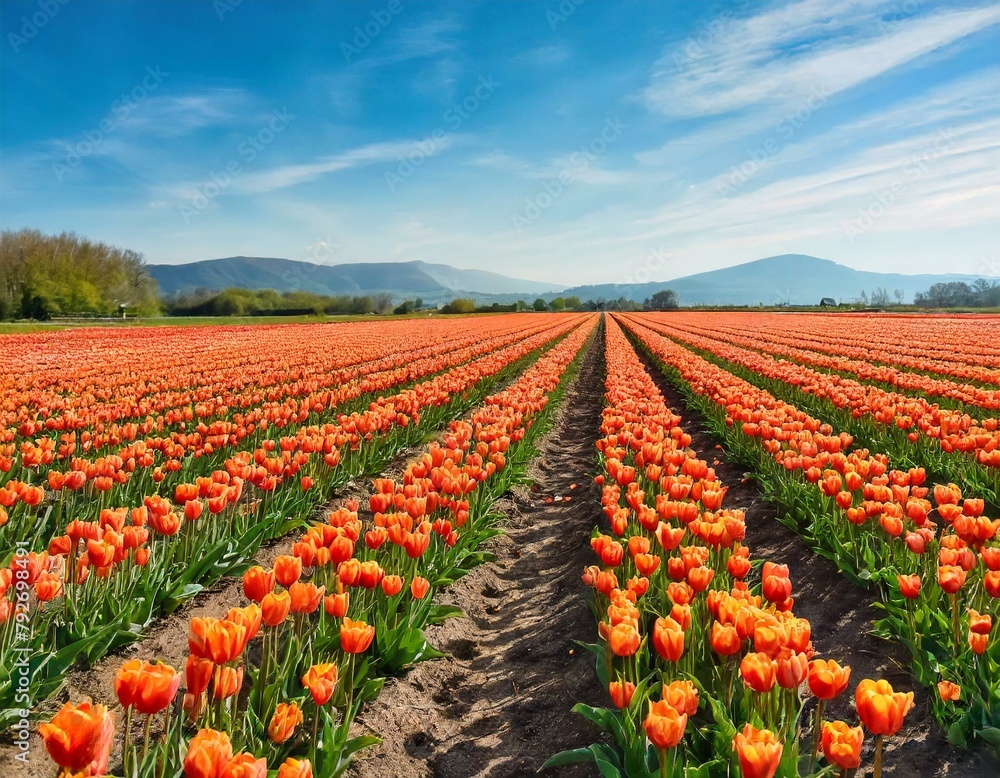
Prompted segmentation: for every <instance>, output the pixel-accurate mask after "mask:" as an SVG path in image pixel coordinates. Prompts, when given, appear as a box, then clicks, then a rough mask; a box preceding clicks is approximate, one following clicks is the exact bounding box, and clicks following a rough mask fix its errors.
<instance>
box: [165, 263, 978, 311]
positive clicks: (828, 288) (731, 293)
mask: <svg viewBox="0 0 1000 778" xmlns="http://www.w3.org/2000/svg"><path fill="white" fill-rule="evenodd" d="M149 271H150V273H151V274H152V276H153V278H155V279H156V280H157V282H158V283H159V286H160V293H161V294H163V295H170V294H175V293H181V294H185V293H189V292H192V291H194V290H195V289H197V288H199V287H203V288H207V289H213V290H216V291H217V290H220V289H226V288H228V287H242V288H244V289H274V290H276V291H279V292H284V291H293V290H305V291H310V292H316V293H318V294H328V295H337V294H349V295H364V294H372V293H375V292H390V293H391V294H392V295H393V297H394V298H395V299H396V300H404V299H412V298H414V297H422V298H423V299H424V301H425V302H426V303H427V304H438V303H441V302H447V301H449V300H452V299H454V298H455V297H473V298H475V299H476V300H477V301H478V302H479V303H481V304H490V303H494V302H501V303H512V302H515V301H516V300H518V299H522V300H527V301H528V302H531V300H532V298H535V297H542V298H544V299H546V300H552V299H553V298H555V297H559V296H562V297H568V296H570V295H575V296H577V297H579V298H580V299H581V300H599V299H601V298H603V299H605V300H614V299H617V298H619V297H623V296H624V297H626V298H628V299H632V300H639V301H642V300H645V299H646V298H647V297H650V296H652V294H653V293H654V292H658V291H660V290H661V289H673V290H674V291H675V292H677V296H678V298H679V299H680V302H681V305H756V304H757V303H763V304H764V305H777V304H780V303H787V304H790V305H816V304H818V303H819V301H820V299H821V298H823V297H832V298H833V299H834V300H836V301H837V302H842V301H843V302H851V301H854V300H856V299H857V298H858V297H859V296H860V295H861V292H862V290H864V291H865V292H867V293H868V294H869V295H871V293H872V290H874V289H877V288H878V287H882V288H884V289H885V290H886V291H887V292H888V293H889V296H890V299H892V300H895V296H894V292H895V290H897V289H902V290H903V295H904V300H905V301H906V302H911V301H912V300H913V295H914V294H916V293H917V292H922V291H926V290H927V289H928V288H930V286H931V284H934V283H938V282H941V281H965V282H967V283H971V282H972V281H974V280H975V279H976V276H968V275H955V274H949V275H902V274H900V273H872V272H868V271H864V270H855V269H854V268H850V267H846V266H845V265H838V264H837V263H836V262H833V261H831V260H829V259H819V258H817V257H810V256H807V255H805V254H783V255H781V256H777V257H766V258H765V259H758V260H756V261H754V262H747V263H745V264H742V265H736V266H734V267H726V268H722V269H720V270H709V271H707V272H704V273H696V274H694V275H690V276H684V277H682V278H675V279H674V280H673V281H656V282H652V283H648V284H634V285H631V286H629V285H625V284H598V285H594V286H576V287H572V288H569V289H562V288H559V287H553V285H552V284H546V283H540V282H538V281H526V280H524V279H521V278H511V277H509V276H505V275H501V274H499V273H491V272H489V271H486V270H461V269H459V268H455V267H452V266H451V265H439V264H431V263H428V262H419V261H417V262H358V263H353V264H345V265H317V264H313V263H311V262H296V261H294V260H291V259H277V258H272V257H228V258H226V259H208V260H204V261H202V262H191V263H190V264H187V265H150V266H149Z"/></svg>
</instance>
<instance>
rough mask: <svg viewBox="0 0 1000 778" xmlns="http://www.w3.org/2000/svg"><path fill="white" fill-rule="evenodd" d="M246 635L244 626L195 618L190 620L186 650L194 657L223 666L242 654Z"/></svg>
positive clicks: (199, 617)
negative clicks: (189, 650)
mask: <svg viewBox="0 0 1000 778" xmlns="http://www.w3.org/2000/svg"><path fill="white" fill-rule="evenodd" d="M248 635H249V633H248V631H247V628H246V625H244V624H236V623H235V622H232V621H229V620H228V619H213V618H203V617H201V616H195V617H194V618H193V619H191V631H190V634H189V636H188V648H190V649H191V653H192V654H194V655H195V656H199V657H203V658H205V659H211V660H212V661H213V662H215V664H217V665H224V664H226V663H227V662H232V661H233V660H234V659H236V658H237V657H238V656H240V654H242V653H243V649H244V648H246V644H247V640H248V639H249V637H248Z"/></svg>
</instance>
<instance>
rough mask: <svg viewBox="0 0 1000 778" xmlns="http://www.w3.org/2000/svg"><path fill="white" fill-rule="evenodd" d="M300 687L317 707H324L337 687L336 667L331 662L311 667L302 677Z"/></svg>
mask: <svg viewBox="0 0 1000 778" xmlns="http://www.w3.org/2000/svg"><path fill="white" fill-rule="evenodd" d="M302 685H303V686H304V687H305V688H307V689H308V690H309V693H310V694H311V695H312V698H313V701H314V702H315V703H316V704H317V705H320V706H322V705H326V704H327V703H328V702H329V701H330V698H331V697H332V696H333V691H334V689H335V688H336V687H337V666H336V665H335V664H333V663H332V662H325V663H323V664H318V665H313V666H312V667H310V668H309V669H308V670H307V671H306V674H305V675H303V676H302Z"/></svg>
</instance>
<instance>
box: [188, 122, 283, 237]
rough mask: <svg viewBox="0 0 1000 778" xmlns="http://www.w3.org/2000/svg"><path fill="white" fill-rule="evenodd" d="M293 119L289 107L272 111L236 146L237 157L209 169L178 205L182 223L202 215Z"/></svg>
mask: <svg viewBox="0 0 1000 778" xmlns="http://www.w3.org/2000/svg"><path fill="white" fill-rule="evenodd" d="M294 118H295V117H294V116H293V115H292V114H290V113H289V112H288V108H282V109H281V110H277V109H275V110H274V111H272V112H271V119H270V121H268V123H267V124H265V125H264V126H263V127H261V128H260V129H259V130H257V132H255V133H253V134H252V135H247V136H246V137H245V138H244V139H243V140H241V141H240V143H239V145H238V146H237V147H236V156H235V157H234V158H233V159H231V160H229V162H227V163H226V164H225V165H224V166H223V167H222V169H221V170H214V171H212V173H210V174H209V177H208V180H207V181H205V182H204V183H202V184H199V185H198V186H196V187H194V189H193V194H192V195H191V197H190V201H189V202H184V203H181V204H180V205H179V206H178V207H179V210H180V213H181V216H182V217H183V218H184V223H185V224H190V223H191V219H192V217H194V216H198V215H199V214H201V213H202V211H204V210H205V209H206V208H208V206H209V204H211V202H212V201H213V200H214V199H215V198H216V197H218V196H219V195H220V194H222V193H223V192H224V191H226V189H228V188H229V187H230V186H232V184H233V181H234V180H236V179H237V178H238V177H239V176H240V175H242V173H243V172H244V167H243V166H244V165H248V164H250V163H252V162H253V161H254V160H256V159H257V157H258V156H259V155H260V153H261V152H262V151H264V149H266V148H267V147H268V146H270V145H271V144H272V143H273V142H274V139H275V138H276V137H277V136H278V135H280V134H281V133H282V132H284V130H285V128H286V127H287V126H288V125H289V124H290V123H291V122H292V120H293V119H294Z"/></svg>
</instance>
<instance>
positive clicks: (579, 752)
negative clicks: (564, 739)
mask: <svg viewBox="0 0 1000 778" xmlns="http://www.w3.org/2000/svg"><path fill="white" fill-rule="evenodd" d="M596 759H597V757H596V756H595V755H594V752H593V751H591V750H590V749H589V748H573V749H570V750H569V751H560V752H559V753H558V754H556V755H555V756H551V757H549V758H548V760H546V762H545V764H543V765H542V769H543V770H548V769H549V768H551V767H565V766H566V765H571V764H583V763H585V762H592V761H595V760H596Z"/></svg>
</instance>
